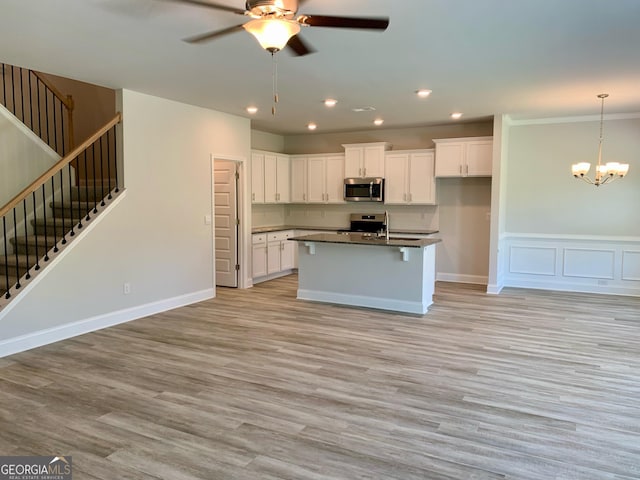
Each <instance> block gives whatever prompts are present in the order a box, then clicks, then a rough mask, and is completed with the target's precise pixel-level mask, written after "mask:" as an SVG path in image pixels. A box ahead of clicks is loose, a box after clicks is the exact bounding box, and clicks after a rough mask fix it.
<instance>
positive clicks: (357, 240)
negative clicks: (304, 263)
mask: <svg viewBox="0 0 640 480" xmlns="http://www.w3.org/2000/svg"><path fill="white" fill-rule="evenodd" d="M289 240H293V241H294V242H319V243H341V244H346V245H372V246H381V247H411V248H421V247H428V246H429V245H433V244H435V243H438V242H441V241H442V240H440V239H439V238H390V239H389V240H387V239H386V238H385V237H372V236H369V235H359V234H354V233H352V234H349V235H339V234H336V233H317V234H314V235H303V236H302V237H293V238H289Z"/></svg>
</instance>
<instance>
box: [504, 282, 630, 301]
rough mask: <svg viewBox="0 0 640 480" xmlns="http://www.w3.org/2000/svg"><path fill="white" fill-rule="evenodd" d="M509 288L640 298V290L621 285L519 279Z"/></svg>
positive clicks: (510, 283) (511, 283) (510, 284)
mask: <svg viewBox="0 0 640 480" xmlns="http://www.w3.org/2000/svg"><path fill="white" fill-rule="evenodd" d="M508 286H509V287H515V288H532V289H534V290H556V291H559V292H578V293H598V294H602V295H625V296H628V297H640V290H639V289H638V288H632V287H623V286H619V285H608V286H602V285H587V284H582V283H571V282H565V281H561V280H560V281H548V280H544V281H539V280H533V279H518V280H511V281H509V285H508Z"/></svg>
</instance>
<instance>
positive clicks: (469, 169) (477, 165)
mask: <svg viewBox="0 0 640 480" xmlns="http://www.w3.org/2000/svg"><path fill="white" fill-rule="evenodd" d="M492 156H493V142H491V141H478V142H469V143H468V144H467V152H466V162H467V164H466V166H465V175H467V176H470V177H472V176H476V177H490V176H491V174H492V171H491V170H492V168H491V167H492V164H493V162H492Z"/></svg>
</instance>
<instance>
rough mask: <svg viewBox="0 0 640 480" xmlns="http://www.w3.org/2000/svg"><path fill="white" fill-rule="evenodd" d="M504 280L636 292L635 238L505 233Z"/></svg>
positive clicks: (638, 249) (639, 289)
mask: <svg viewBox="0 0 640 480" xmlns="http://www.w3.org/2000/svg"><path fill="white" fill-rule="evenodd" d="M504 243H505V245H506V249H505V250H506V255H507V262H506V263H507V272H506V274H505V277H506V280H505V282H506V284H507V285H509V286H513V287H526V288H541V289H548V290H565V291H575V292H596V293H611V294H621V295H634V296H640V238H633V237H604V236H593V237H589V236H578V235H573V236H560V235H544V234H538V235H533V234H532V235H523V234H510V235H507V236H506V238H505V242H504Z"/></svg>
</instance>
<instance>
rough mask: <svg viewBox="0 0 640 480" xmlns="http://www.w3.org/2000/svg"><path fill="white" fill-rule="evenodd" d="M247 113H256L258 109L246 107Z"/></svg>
mask: <svg viewBox="0 0 640 480" xmlns="http://www.w3.org/2000/svg"><path fill="white" fill-rule="evenodd" d="M247 113H250V114H251V115H254V114H256V113H258V107H254V106H253V105H251V106H249V107H247Z"/></svg>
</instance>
